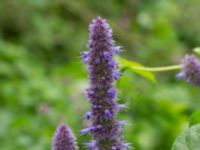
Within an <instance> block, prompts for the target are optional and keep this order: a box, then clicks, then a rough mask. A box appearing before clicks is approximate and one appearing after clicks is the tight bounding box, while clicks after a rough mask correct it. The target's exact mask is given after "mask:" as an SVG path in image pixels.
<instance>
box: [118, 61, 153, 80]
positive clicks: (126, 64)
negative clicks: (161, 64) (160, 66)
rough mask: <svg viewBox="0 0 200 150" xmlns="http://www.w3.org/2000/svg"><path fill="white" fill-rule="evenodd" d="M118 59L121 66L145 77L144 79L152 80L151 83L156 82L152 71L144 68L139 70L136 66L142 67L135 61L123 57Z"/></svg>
mask: <svg viewBox="0 0 200 150" xmlns="http://www.w3.org/2000/svg"><path fill="white" fill-rule="evenodd" d="M119 61H120V65H121V68H127V69H129V70H130V71H133V72H135V73H137V74H139V75H141V76H143V77H145V78H146V79H148V80H150V81H152V82H153V83H156V78H155V76H154V74H153V73H152V72H150V71H146V70H139V69H137V68H136V67H140V68H142V67H144V66H143V65H142V64H140V63H138V62H135V61H129V60H126V59H123V58H119Z"/></svg>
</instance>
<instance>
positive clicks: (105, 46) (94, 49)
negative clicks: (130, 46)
mask: <svg viewBox="0 0 200 150" xmlns="http://www.w3.org/2000/svg"><path fill="white" fill-rule="evenodd" d="M89 32H90V34H89V41H88V49H89V50H88V51H85V52H83V55H82V58H83V60H84V62H85V63H86V64H87V68H88V72H89V79H90V87H89V88H88V89H87V90H86V92H87V97H88V99H89V101H90V103H91V107H90V109H91V110H90V112H87V113H86V115H85V118H86V119H91V124H90V125H89V127H87V128H85V129H82V130H81V133H82V134H86V133H90V134H91V135H92V137H93V140H92V141H91V142H90V143H86V145H87V146H88V147H89V149H90V150H124V149H127V148H128V145H129V144H126V143H123V138H122V127H123V126H124V121H118V120H117V119H116V114H117V112H118V111H120V110H123V109H124V107H125V105H123V104H117V98H116V94H117V91H116V89H115V87H114V81H115V80H117V79H118V78H119V77H120V72H119V70H117V66H118V63H117V62H115V61H114V53H119V52H121V50H120V49H121V47H120V46H115V41H114V40H113V39H112V30H111V28H110V27H109V25H108V23H107V22H106V20H104V19H102V18H100V17H97V18H95V19H94V20H92V22H91V24H90V26H89Z"/></svg>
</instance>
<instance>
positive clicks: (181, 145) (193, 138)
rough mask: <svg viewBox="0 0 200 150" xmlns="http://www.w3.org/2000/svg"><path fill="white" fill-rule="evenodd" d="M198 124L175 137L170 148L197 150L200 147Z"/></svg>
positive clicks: (199, 128)
mask: <svg viewBox="0 0 200 150" xmlns="http://www.w3.org/2000/svg"><path fill="white" fill-rule="evenodd" d="M199 141H200V124H197V125H194V126H192V127H190V128H188V129H186V130H184V131H183V132H181V133H180V134H179V135H178V137H177V138H176V140H175V142H174V144H173V146H172V150H199V148H200V142H199Z"/></svg>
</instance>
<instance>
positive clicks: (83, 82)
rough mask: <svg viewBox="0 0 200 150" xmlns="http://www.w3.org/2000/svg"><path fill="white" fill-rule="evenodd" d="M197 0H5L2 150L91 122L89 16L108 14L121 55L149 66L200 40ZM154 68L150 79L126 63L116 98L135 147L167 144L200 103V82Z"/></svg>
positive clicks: (0, 33) (0, 2) (159, 149)
mask: <svg viewBox="0 0 200 150" xmlns="http://www.w3.org/2000/svg"><path fill="white" fill-rule="evenodd" d="M199 7H200V2H199V0H190V1H188V0H176V1H173V0H168V1H166V0H106V1H94V0H0V145H1V149H2V150H19V149H24V150H26V149H27V150H36V149H37V150H49V149H50V147H51V138H52V135H53V132H54V130H55V128H56V126H57V125H58V124H59V123H61V122H65V123H67V124H69V125H70V126H71V127H72V130H73V131H74V132H75V134H76V136H77V137H78V139H79V140H78V143H79V146H80V147H81V148H80V149H81V150H84V149H85V148H84V147H83V145H82V144H81V143H82V142H84V141H87V140H88V138H89V137H87V138H85V137H82V136H80V134H79V133H78V132H79V130H80V129H82V128H83V127H85V126H86V125H87V122H85V121H82V114H84V112H86V111H87V110H88V108H89V103H88V101H87V100H86V98H85V96H84V90H85V89H86V88H87V86H88V80H87V71H86V68H85V65H84V64H83V63H82V62H81V59H80V52H81V51H83V50H86V46H85V45H86V43H87V38H88V24H89V22H90V20H91V19H92V18H93V17H95V16H102V17H104V18H106V19H107V20H108V22H109V23H110V25H111V26H112V28H113V31H114V38H115V40H116V41H117V43H118V44H120V45H123V46H124V49H125V50H126V51H125V52H124V53H123V57H124V58H127V59H129V60H135V61H138V62H141V63H142V64H145V65H146V66H161V65H169V64H176V63H180V60H181V59H182V58H183V55H184V54H185V53H191V50H192V48H194V47H196V46H199V45H200V30H199V26H200V18H199V15H198V14H199V13H200V8H199ZM176 73H177V72H171V73H160V74H156V78H157V81H158V83H157V84H153V83H151V82H149V81H147V80H146V79H144V78H142V77H141V76H139V75H137V74H134V73H132V72H128V71H125V72H124V74H123V76H122V78H121V79H120V80H119V81H118V82H117V84H116V85H117V87H118V89H119V92H118V96H119V102H125V103H126V104H127V105H128V107H129V109H128V110H127V111H126V112H124V113H121V114H120V115H119V118H123V119H124V120H127V126H126V127H125V131H124V135H125V139H126V141H128V142H130V143H133V144H132V146H134V147H135V149H136V150H169V149H171V146H172V143H173V141H174V139H175V137H176V136H177V135H178V133H179V132H180V131H182V130H184V128H185V127H187V126H188V122H189V116H190V115H191V114H192V112H194V111H195V110H196V109H198V108H199V107H200V101H199V97H200V93H199V89H198V88H196V87H192V86H191V85H188V84H186V83H185V82H177V81H176V79H175V74H176Z"/></svg>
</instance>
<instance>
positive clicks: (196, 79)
mask: <svg viewBox="0 0 200 150" xmlns="http://www.w3.org/2000/svg"><path fill="white" fill-rule="evenodd" d="M182 72H183V75H182V76H184V78H185V79H186V81H187V82H189V83H191V84H193V85H196V86H200V62H199V60H198V59H197V58H196V56H195V55H186V56H185V58H184V59H183V61H182Z"/></svg>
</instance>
